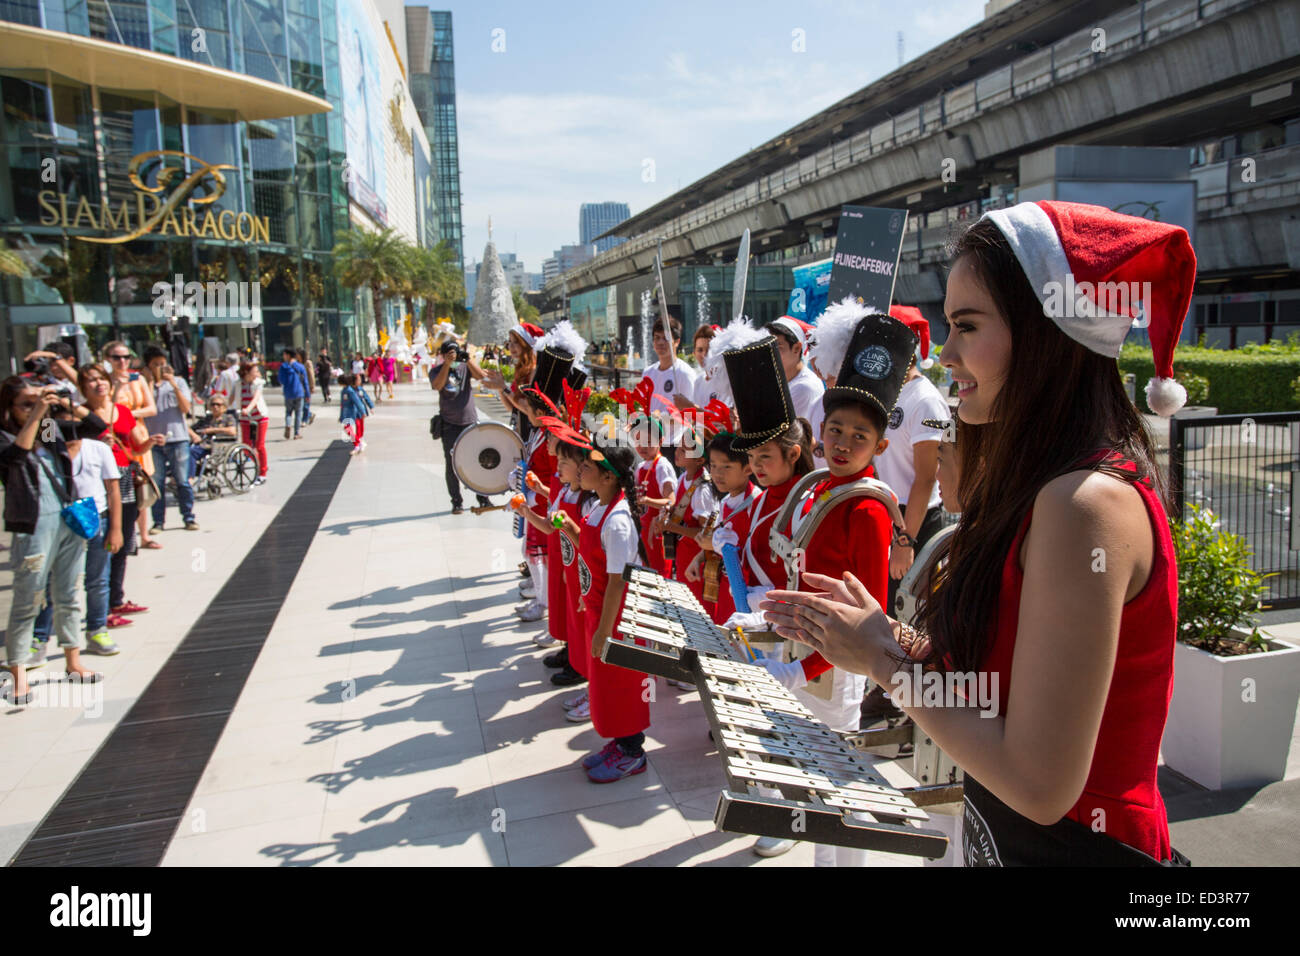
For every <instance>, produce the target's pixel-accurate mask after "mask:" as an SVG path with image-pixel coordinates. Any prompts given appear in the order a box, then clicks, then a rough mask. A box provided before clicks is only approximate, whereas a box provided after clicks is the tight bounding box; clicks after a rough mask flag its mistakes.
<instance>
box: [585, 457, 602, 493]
mask: <svg viewBox="0 0 1300 956" xmlns="http://www.w3.org/2000/svg"><path fill="white" fill-rule="evenodd" d="M603 471H605V469H603V468H601V467H600V465H598V464H596V463H595V462H594V461H592V460H591V459H590V458H584V459H583V460H582V464H580V465H578V487H579V488H581V489H582V490H583V491H600V488H601V472H603ZM606 474H608V472H606Z"/></svg>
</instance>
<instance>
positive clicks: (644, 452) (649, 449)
mask: <svg viewBox="0 0 1300 956" xmlns="http://www.w3.org/2000/svg"><path fill="white" fill-rule="evenodd" d="M646 439H647V436H646V435H645V434H634V435H633V436H632V443H633V444H632V447H633V448H635V449H636V453H637V456H638V457H639V458H640V459H641V460H642V461H650V460H651V459H653V458H654V457H655V456H656V455H658V454H659V448H658V446H656V445H651V444H650V443H649V442H648V441H647V440H646Z"/></svg>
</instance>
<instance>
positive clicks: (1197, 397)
mask: <svg viewBox="0 0 1300 956" xmlns="http://www.w3.org/2000/svg"><path fill="white" fill-rule="evenodd" d="M1174 378H1175V379H1176V380H1177V381H1178V382H1179V383H1181V384H1182V386H1183V388H1185V389H1187V404H1188V405H1204V404H1205V400H1206V399H1207V398H1209V397H1210V380H1209V379H1208V378H1206V377H1205V376H1204V375H1197V374H1196V373H1195V372H1188V371H1186V370H1180V371H1177V372H1175V373H1174Z"/></svg>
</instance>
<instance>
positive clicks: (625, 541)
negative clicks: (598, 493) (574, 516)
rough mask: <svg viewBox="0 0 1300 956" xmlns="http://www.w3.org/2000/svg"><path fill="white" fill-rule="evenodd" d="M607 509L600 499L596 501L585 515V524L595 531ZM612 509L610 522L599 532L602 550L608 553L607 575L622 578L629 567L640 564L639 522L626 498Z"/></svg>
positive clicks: (606, 555)
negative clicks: (638, 551) (617, 575)
mask: <svg viewBox="0 0 1300 956" xmlns="http://www.w3.org/2000/svg"><path fill="white" fill-rule="evenodd" d="M605 508H606V506H605V505H602V504H601V503H600V500H599V499H597V498H593V499H592V500H591V503H590V504H589V505H588V506H587V509H586V511H585V512H584V513H583V516H582V520H583V522H584V523H585V524H588V525H590V526H591V527H593V528H594V527H596V526H597V525H599V524H600V519H601V518H602V517H603V516H604V514H605ZM613 509H614V510H613V511H611V512H610V514H609V520H607V521H606V522H605V526H604V527H603V528H601V529H600V546H601V547H602V548H603V549H604V550H605V572H606V573H607V574H622V573H623V569H624V568H625V567H627V566H628V565H629V564H636V563H637V551H636V546H637V541H638V540H639V538H640V534H639V532H638V529H637V526H636V522H635V521H633V520H632V509H631V508H629V507H628V506H627V499H626V498H620V499H619V501H618V503H617V504H615V505H614V506H613Z"/></svg>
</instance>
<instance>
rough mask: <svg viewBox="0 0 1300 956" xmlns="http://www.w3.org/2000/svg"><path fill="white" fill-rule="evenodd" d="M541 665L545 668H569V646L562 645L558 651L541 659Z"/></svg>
mask: <svg viewBox="0 0 1300 956" xmlns="http://www.w3.org/2000/svg"><path fill="white" fill-rule="evenodd" d="M542 663H543V664H545V665H546V666H547V667H568V666H569V645H567V644H566V645H564V647H561V648H560V649H559V650H558V651H555V652H554V653H551V654H547V655H546V656H545V657H543V658H542Z"/></svg>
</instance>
